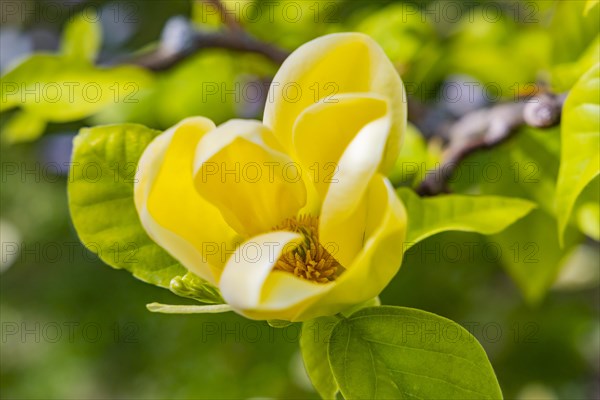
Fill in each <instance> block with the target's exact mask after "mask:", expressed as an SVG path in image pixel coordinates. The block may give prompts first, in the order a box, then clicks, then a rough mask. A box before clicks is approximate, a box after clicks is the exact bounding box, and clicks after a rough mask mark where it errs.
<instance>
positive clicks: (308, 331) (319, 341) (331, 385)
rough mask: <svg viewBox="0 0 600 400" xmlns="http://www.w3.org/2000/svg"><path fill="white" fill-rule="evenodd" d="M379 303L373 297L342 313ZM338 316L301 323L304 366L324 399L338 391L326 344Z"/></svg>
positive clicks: (333, 396) (346, 315)
mask: <svg viewBox="0 0 600 400" xmlns="http://www.w3.org/2000/svg"><path fill="white" fill-rule="evenodd" d="M380 305H381V301H380V300H379V297H375V298H373V299H371V300H368V301H366V302H364V303H361V304H357V305H355V306H353V307H351V308H349V309H348V310H346V311H344V312H343V313H342V315H343V316H345V317H349V316H350V315H352V314H354V313H355V312H357V311H358V310H361V309H363V308H366V307H377V306H380ZM340 318H341V317H337V316H331V317H319V318H316V319H313V320H310V321H306V322H304V323H303V324H302V336H301V337H300V350H301V351H302V358H303V360H304V367H305V368H306V372H307V373H308V376H309V377H310V380H311V382H312V383H313V385H314V387H315V389H316V390H317V392H318V393H319V394H320V395H321V397H322V398H324V399H334V398H335V397H336V394H337V392H338V391H339V388H338V386H337V383H336V382H335V379H334V378H333V374H332V372H331V367H330V366H329V360H328V355H327V346H328V344H329V337H330V336H331V332H332V331H333V327H334V326H335V325H336V324H337V323H338V322H339V320H340Z"/></svg>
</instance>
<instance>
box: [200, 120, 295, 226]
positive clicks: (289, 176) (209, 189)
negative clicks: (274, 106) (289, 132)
mask: <svg viewBox="0 0 600 400" xmlns="http://www.w3.org/2000/svg"><path fill="white" fill-rule="evenodd" d="M275 146H277V144H276V140H275V137H274V136H273V134H272V133H271V131H270V130H269V128H267V127H266V126H265V125H263V124H261V123H260V122H259V121H250V120H231V121H229V122H226V123H225V124H223V125H220V126H219V127H218V128H217V129H215V130H213V131H211V132H210V133H208V134H207V135H206V136H204V137H203V138H202V140H201V141H200V143H198V146H197V149H196V157H195V161H194V171H195V174H194V182H195V185H196V189H197V190H198V192H199V193H200V194H201V195H202V196H203V197H204V198H205V199H207V200H208V201H210V202H211V203H212V204H214V205H215V206H216V207H217V208H218V209H219V210H220V211H221V213H222V215H223V217H224V218H225V220H226V221H227V222H228V223H229V225H230V226H231V227H232V228H234V229H235V230H236V231H237V232H238V233H239V234H240V235H242V236H244V237H252V236H254V235H257V234H260V233H264V232H268V231H270V230H272V229H273V228H274V227H275V226H277V225H279V224H281V223H282V222H283V220H285V219H286V218H290V217H293V216H295V215H296V214H297V213H298V211H299V210H300V209H301V208H302V207H303V206H304V204H305V203H306V189H305V186H304V182H303V181H302V171H301V169H300V166H299V165H298V164H297V163H294V162H292V160H291V159H290V158H289V157H288V156H286V155H285V154H283V153H281V152H279V151H277V150H275V149H274V147H275Z"/></svg>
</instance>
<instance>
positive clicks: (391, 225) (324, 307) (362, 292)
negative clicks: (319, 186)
mask: <svg viewBox="0 0 600 400" xmlns="http://www.w3.org/2000/svg"><path fill="white" fill-rule="evenodd" d="M365 208H366V209H367V210H368V212H367V214H366V225H365V239H364V246H363V248H362V249H361V250H360V252H359V253H358V254H357V255H356V257H355V259H354V260H353V262H352V263H351V264H350V265H347V266H346V271H345V272H344V273H343V274H342V275H341V276H340V277H339V278H338V279H337V280H336V281H335V283H336V284H335V286H334V287H333V288H332V289H331V291H330V292H329V293H327V295H326V296H324V297H323V298H321V299H320V300H319V301H318V302H317V303H315V305H314V306H312V307H311V308H310V309H307V310H306V311H305V312H304V313H303V315H301V317H300V318H302V319H303V320H305V319H309V318H314V317H315V316H319V315H327V314H331V313H335V312H338V311H339V309H340V305H341V304H343V305H346V306H345V307H343V308H347V307H348V306H350V305H352V304H358V303H361V302H364V301H367V300H369V299H372V298H373V297H375V296H377V295H379V293H381V291H382V290H383V289H384V288H385V287H386V286H387V284H388V283H389V282H390V281H391V280H392V278H393V277H394V275H396V273H397V272H398V269H399V268H400V265H401V263H402V253H403V252H402V246H403V243H404V240H405V237H406V211H405V209H404V205H403V204H402V201H401V200H400V199H399V198H398V196H397V195H396V193H395V192H394V189H393V188H392V185H391V184H390V183H389V181H388V180H387V178H385V177H383V176H382V175H380V174H377V175H376V176H375V177H373V179H372V181H371V183H370V185H369V189H368V192H367V196H366V198H365Z"/></svg>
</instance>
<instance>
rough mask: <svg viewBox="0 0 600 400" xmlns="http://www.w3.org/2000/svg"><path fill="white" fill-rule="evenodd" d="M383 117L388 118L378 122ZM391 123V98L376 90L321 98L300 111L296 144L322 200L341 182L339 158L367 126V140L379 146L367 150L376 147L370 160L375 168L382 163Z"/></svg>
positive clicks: (296, 130)
mask: <svg viewBox="0 0 600 400" xmlns="http://www.w3.org/2000/svg"><path fill="white" fill-rule="evenodd" d="M380 119H384V120H383V121H379V122H376V121H378V120H380ZM390 124H391V115H390V114H389V107H388V102H387V100H386V98H385V97H382V96H379V95H376V94H372V95H369V94H364V93H356V94H354V93H352V94H350V93H349V94H344V95H339V96H335V97H334V98H332V99H331V102H328V101H320V102H318V103H316V104H314V105H311V106H309V107H308V108H307V109H306V110H304V111H303V112H302V113H301V114H300V115H299V117H298V119H297V120H296V124H295V125H294V148H295V151H296V154H297V156H298V160H299V161H300V163H301V164H302V166H303V169H304V171H305V172H306V175H307V176H308V177H309V178H310V180H311V181H312V182H313V183H314V185H315V186H316V189H317V192H318V194H319V196H320V198H321V201H322V199H323V198H324V197H325V193H326V191H327V189H328V187H329V184H330V183H337V182H338V175H339V172H340V171H339V161H340V159H341V157H342V155H343V153H344V151H345V150H346V148H347V147H348V146H349V145H350V143H351V142H352V141H353V140H354V139H355V138H356V137H357V136H358V134H359V133H360V132H361V131H362V130H363V128H366V129H368V132H366V133H362V136H363V140H364V141H368V142H369V143H372V144H373V145H374V146H376V147H377V149H364V150H365V152H367V151H369V150H375V151H376V154H369V155H368V157H369V159H370V160H372V161H370V164H373V162H375V164H376V165H375V168H377V167H378V166H379V163H380V162H381V159H382V158H383V150H384V147H385V144H386V141H387V135H388V134H389V129H390ZM373 128H380V129H377V130H374V129H373ZM357 161H358V160H357ZM367 181H368V180H367Z"/></svg>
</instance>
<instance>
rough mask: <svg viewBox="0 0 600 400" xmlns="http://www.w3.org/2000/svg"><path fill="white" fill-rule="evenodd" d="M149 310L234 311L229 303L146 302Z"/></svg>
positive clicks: (184, 311) (186, 311)
mask: <svg viewBox="0 0 600 400" xmlns="http://www.w3.org/2000/svg"><path fill="white" fill-rule="evenodd" d="M146 308H147V309H148V311H151V312H155V313H162V314H218V313H224V312H229V311H233V309H232V308H231V307H230V306H229V305H228V304H213V305H210V306H178V305H171V304H161V303H150V304H146Z"/></svg>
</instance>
